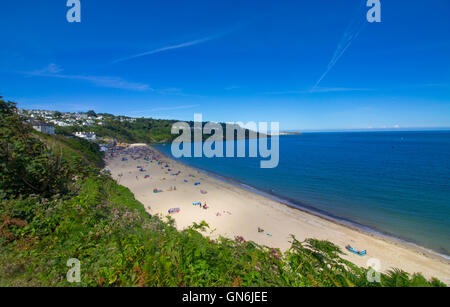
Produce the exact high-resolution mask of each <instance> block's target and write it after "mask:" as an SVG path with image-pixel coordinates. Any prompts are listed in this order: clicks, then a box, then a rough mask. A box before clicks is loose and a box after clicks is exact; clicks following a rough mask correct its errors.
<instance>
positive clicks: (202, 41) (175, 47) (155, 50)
mask: <svg viewBox="0 0 450 307" xmlns="http://www.w3.org/2000/svg"><path fill="white" fill-rule="evenodd" d="M238 27H240V26H239V25H238V26H234V27H232V28H231V29H229V30H227V31H224V32H221V33H219V34H216V35H211V36H208V37H205V38H201V39H197V40H193V41H189V42H185V43H181V44H177V45H172V46H166V47H162V48H158V49H154V50H150V51H146V52H143V53H139V54H135V55H131V56H128V57H125V58H121V59H118V60H115V61H113V62H112V64H115V63H119V62H123V61H127V60H131V59H135V58H139V57H143V56H146V55H152V54H156V53H160V52H164V51H167V50H174V49H179V48H185V47H190V46H194V45H198V44H202V43H206V42H208V41H211V40H214V39H217V38H220V37H222V36H225V35H227V34H229V33H231V32H233V31H235V30H236V29H237V28H238Z"/></svg>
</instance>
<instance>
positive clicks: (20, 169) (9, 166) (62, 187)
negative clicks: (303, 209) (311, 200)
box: [0, 100, 444, 287]
mask: <svg viewBox="0 0 450 307" xmlns="http://www.w3.org/2000/svg"><path fill="white" fill-rule="evenodd" d="M99 158H100V155H99V153H98V152H97V150H96V148H95V147H92V146H91V145H88V144H86V143H85V142H80V141H78V140H76V139H65V138H64V137H56V138H53V137H48V136H46V137H44V136H42V135H36V134H35V133H34V132H33V131H32V129H31V128H30V127H29V126H26V125H24V124H23V121H22V119H21V118H20V117H19V116H18V115H17V113H16V109H15V104H13V103H9V102H4V101H2V100H0V159H1V162H0V174H1V175H0V200H1V206H0V286H80V285H81V286H308V287H309V286H314V287H315V286H348V287H350V286H367V287H371V286H444V285H443V284H442V283H441V282H440V281H438V280H437V279H433V280H431V281H427V280H426V279H425V278H424V277H423V276H421V275H419V274H415V275H413V276H410V275H408V274H407V273H405V272H401V271H398V270H395V271H392V272H391V273H390V274H383V275H382V276H381V281H380V282H374V283H370V282H368V280H367V277H366V276H367V272H368V271H367V270H366V269H364V268H360V267H357V266H355V265H353V264H352V263H350V262H348V261H346V260H344V259H342V258H341V257H340V256H341V253H342V252H341V250H340V249H339V248H338V247H336V246H335V245H333V244H332V243H330V242H326V241H319V240H314V239H308V240H305V241H304V242H299V241H297V240H296V239H295V238H292V247H291V249H290V250H289V251H287V252H286V253H284V254H282V253H281V252H280V251H279V250H276V249H272V248H268V247H264V246H259V245H257V244H255V243H254V242H247V241H245V239H244V238H241V237H237V238H236V239H234V240H230V239H226V238H219V239H218V240H211V239H210V238H208V237H205V236H203V235H202V234H201V233H200V230H206V229H207V227H208V226H207V225H206V224H205V223H201V224H199V225H197V224H194V225H193V226H192V227H190V228H189V229H186V230H183V231H178V230H177V229H176V228H175V227H174V225H173V220H171V219H169V221H168V222H165V221H163V220H162V219H160V218H159V217H156V216H153V217H151V216H149V215H148V214H147V213H146V212H145V210H144V207H143V205H142V204H141V203H139V202H138V201H136V200H135V199H134V196H133V194H132V193H131V192H130V191H129V190H128V189H127V188H124V187H122V186H119V185H117V184H116V183H115V182H114V181H113V180H112V179H111V178H110V177H109V176H108V175H107V174H103V173H102V172H101V171H100V169H99V168H97V167H96V166H95V165H97V164H98V159H99ZM18 174H19V175H20V176H23V177H18ZM70 258H77V259H79V260H80V262H81V272H82V273H81V284H70V283H69V282H68V281H67V280H66V273H67V270H68V267H67V266H66V264H67V260H68V259H70Z"/></svg>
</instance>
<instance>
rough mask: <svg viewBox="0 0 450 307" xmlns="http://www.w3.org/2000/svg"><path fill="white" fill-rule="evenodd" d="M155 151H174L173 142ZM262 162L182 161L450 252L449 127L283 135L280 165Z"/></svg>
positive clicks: (374, 228)
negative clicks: (262, 165) (263, 166)
mask: <svg viewBox="0 0 450 307" xmlns="http://www.w3.org/2000/svg"><path fill="white" fill-rule="evenodd" d="M253 141H254V140H253ZM238 142H244V141H238ZM245 142H248V141H245ZM247 145H248V144H247ZM158 148H159V149H160V150H161V151H162V152H163V153H166V154H168V155H171V153H170V145H166V146H158ZM247 148H248V147H247ZM260 160H261V159H259V158H181V159H180V161H181V162H184V163H186V164H188V165H190V166H193V167H197V168H200V169H203V170H206V171H209V172H212V173H215V174H217V175H220V176H223V177H226V178H230V179H233V180H235V181H237V182H240V183H243V184H246V185H248V186H251V187H254V188H256V189H258V190H261V191H264V192H267V193H270V194H272V195H274V196H277V197H280V198H283V199H286V200H289V201H290V202H291V203H294V204H296V205H297V206H300V207H303V208H307V209H309V210H313V211H316V212H319V213H322V214H326V215H329V216H331V217H334V218H339V219H343V220H347V221H351V222H353V223H355V224H359V225H363V226H366V227H369V228H370V229H373V230H375V231H379V232H383V233H385V234H389V235H393V236H396V237H398V238H401V239H404V240H406V241H410V242H413V243H416V244H419V245H421V246H424V247H427V248H431V249H433V250H435V251H437V252H439V253H441V254H445V255H450V180H449V179H450V131H441V132H432V131H427V132H411V131H410V132H370V133H369V132H361V133H358V132H348V133H306V134H303V135H299V136H282V137H280V163H279V165H278V167H277V168H274V169H261V168H260V167H259V166H260Z"/></svg>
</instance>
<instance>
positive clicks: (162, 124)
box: [55, 115, 249, 144]
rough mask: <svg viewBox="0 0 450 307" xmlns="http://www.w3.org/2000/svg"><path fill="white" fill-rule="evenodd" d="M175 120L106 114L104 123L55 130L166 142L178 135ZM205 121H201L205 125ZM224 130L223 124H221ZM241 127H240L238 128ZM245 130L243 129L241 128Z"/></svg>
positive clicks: (130, 139)
mask: <svg viewBox="0 0 450 307" xmlns="http://www.w3.org/2000/svg"><path fill="white" fill-rule="evenodd" d="M176 122H177V121H175V120H161V119H152V118H138V119H136V121H134V122H128V121H120V120H119V118H118V117H115V116H113V115H108V117H107V118H106V119H105V120H104V125H94V126H93V127H85V126H68V127H56V128H55V131H56V133H57V134H59V135H65V136H71V135H73V133H74V132H76V131H85V132H95V134H96V135H97V137H110V138H114V139H116V140H118V141H120V142H125V143H147V144H154V143H167V142H171V141H173V140H174V139H175V138H176V137H178V136H179V135H177V134H172V133H171V129H172V125H173V124H174V123H176ZM187 124H189V125H190V127H193V126H194V122H187ZM205 124H206V123H203V125H205ZM221 125H222V129H223V131H224V132H225V131H226V129H225V124H223V123H222V124H221ZM238 129H242V128H238ZM243 130H245V129H243ZM244 134H245V137H246V138H248V137H249V131H248V130H245V131H244ZM237 135H238V133H237V132H236V131H235V133H234V136H235V138H237ZM210 136H211V135H210V134H204V135H203V140H206V139H207V138H209V137H210Z"/></svg>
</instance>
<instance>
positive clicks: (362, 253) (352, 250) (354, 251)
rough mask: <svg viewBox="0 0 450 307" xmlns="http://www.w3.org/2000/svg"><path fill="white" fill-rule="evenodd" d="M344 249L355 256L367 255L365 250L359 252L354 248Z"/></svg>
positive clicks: (347, 247) (348, 246)
mask: <svg viewBox="0 0 450 307" xmlns="http://www.w3.org/2000/svg"><path fill="white" fill-rule="evenodd" d="M345 248H346V249H347V250H348V251H350V252H352V253H354V254H357V255H359V256H365V255H367V250H363V251H360V250H357V249H356V248H354V247H351V246H350V245H347V246H346V247H345Z"/></svg>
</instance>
